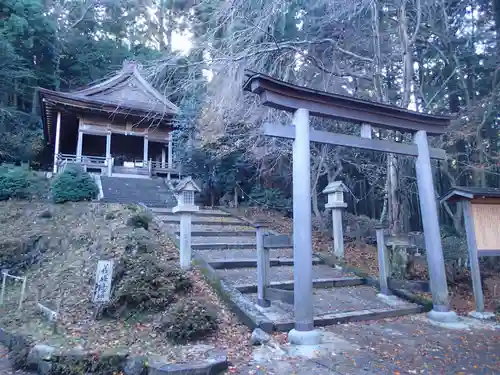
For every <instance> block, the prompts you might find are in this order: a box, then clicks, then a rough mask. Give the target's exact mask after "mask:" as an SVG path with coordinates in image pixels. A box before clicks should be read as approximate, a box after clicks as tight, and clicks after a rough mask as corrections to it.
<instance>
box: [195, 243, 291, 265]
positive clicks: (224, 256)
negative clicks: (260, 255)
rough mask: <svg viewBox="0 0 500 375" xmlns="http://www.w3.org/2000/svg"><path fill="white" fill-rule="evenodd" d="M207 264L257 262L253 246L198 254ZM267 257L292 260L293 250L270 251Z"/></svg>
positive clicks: (255, 250) (211, 250)
mask: <svg viewBox="0 0 500 375" xmlns="http://www.w3.org/2000/svg"><path fill="white" fill-rule="evenodd" d="M200 255H202V256H203V258H204V259H205V260H206V261H207V262H209V263H210V262H219V261H224V260H232V259H240V258H241V259H251V260H257V249H256V247H255V246H253V247H252V248H249V249H236V248H229V249H208V250H203V251H202V253H201V254H200ZM269 256H270V257H271V258H274V259H291V258H293V249H270V250H269Z"/></svg>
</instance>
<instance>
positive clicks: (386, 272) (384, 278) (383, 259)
mask: <svg viewBox="0 0 500 375" xmlns="http://www.w3.org/2000/svg"><path fill="white" fill-rule="evenodd" d="M384 229H385V226H383V225H378V226H377V227H376V233H377V253H378V274H379V281H380V293H381V294H384V295H386V296H389V295H391V294H392V293H391V291H390V290H389V283H388V278H389V276H390V272H391V271H390V265H389V254H388V252H387V246H385V240H384Z"/></svg>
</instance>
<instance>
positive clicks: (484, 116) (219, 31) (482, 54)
mask: <svg viewBox="0 0 500 375" xmlns="http://www.w3.org/2000/svg"><path fill="white" fill-rule="evenodd" d="M0 4H1V6H0V61H1V64H0V86H1V88H0V129H1V131H2V134H3V135H4V136H3V137H2V138H1V139H0V158H1V160H2V161H21V160H35V159H36V158H37V157H39V155H40V154H43V152H44V151H46V147H45V145H44V141H43V137H42V130H41V129H42V128H41V121H40V118H39V115H38V108H37V103H38V101H37V93H36V87H38V86H40V87H45V88H49V89H53V90H62V91H67V90H72V89H75V88H78V87H81V86H84V85H88V84H89V83H91V82H94V81H96V80H100V79H102V78H104V77H106V76H108V75H109V74H111V73H112V72H114V71H116V70H118V69H120V68H121V66H122V63H123V61H124V60H126V59H134V60H137V61H139V62H141V63H142V64H143V67H144V74H145V75H146V77H147V78H148V79H149V80H150V82H151V83H153V84H154V85H155V87H157V88H158V89H159V90H160V91H161V92H163V93H165V95H166V96H167V97H168V98H169V99H170V100H172V101H173V102H174V103H175V104H177V105H179V106H180V108H181V110H182V115H181V116H179V117H178V118H177V123H176V128H177V131H176V138H175V141H176V143H177V144H178V145H179V144H183V143H185V144H186V145H187V146H188V147H177V148H176V149H177V150H179V152H177V154H176V158H177V159H178V160H179V161H182V162H183V165H184V167H185V171H186V173H189V174H191V175H193V176H194V177H196V178H199V179H200V180H202V181H203V182H204V184H205V191H208V192H210V194H211V195H212V199H214V197H215V199H219V198H221V197H223V196H225V195H227V194H234V191H237V192H238V194H239V196H240V199H243V200H246V201H248V202H253V201H255V202H261V203H265V204H266V205H268V206H269V207H277V208H279V209H282V210H287V207H288V209H290V196H291V147H290V142H287V141H282V140H272V139H264V138H263V137H261V136H259V135H258V134H257V132H256V130H257V129H258V127H260V125H261V124H262V122H264V121H273V122H280V123H283V124H286V123H289V121H290V118H289V116H288V115H287V114H284V113H282V112H279V111H276V110H270V109H266V108H264V107H262V106H260V104H259V102H258V99H257V98H256V97H254V96H252V95H249V94H244V93H243V92H242V90H241V85H242V83H243V80H244V71H245V69H251V70H254V71H258V72H261V73H266V74H270V75H272V76H274V77H276V78H279V79H284V80H287V81H290V82H293V83H296V84H300V85H304V86H307V87H312V88H316V89H320V90H325V91H329V92H336V93H341V94H345V95H351V96H354V97H359V98H364V99H369V100H373V101H378V102H383V103H387V104H392V105H396V106H400V107H404V108H410V109H413V110H417V111H421V112H429V113H443V114H452V115H453V116H454V121H453V125H452V126H451V127H450V129H449V131H448V132H447V133H446V134H445V135H444V136H442V137H435V139H432V144H433V146H434V147H441V148H444V149H445V150H446V152H447V154H448V160H447V161H446V162H441V163H439V164H435V165H434V167H435V171H436V176H435V183H436V187H437V189H436V194H437V195H438V194H440V193H442V192H443V191H444V190H445V189H447V188H448V187H450V186H451V185H469V186H470V185H473V186H494V187H497V186H499V182H500V180H499V170H500V169H499V147H500V142H499V132H498V130H499V126H498V125H499V115H498V108H499V93H500V91H499V82H500V71H499V70H500V68H499V67H500V1H499V0H492V1H488V0H466V1H462V0H454V1H448V0H438V1H434V0H370V1H368V0H318V1H305V0H293V1H289V0H229V1H227V0H190V1H187V0H121V1H118V0H55V1H47V0H45V1H42V0H0ZM312 126H313V127H315V128H317V129H322V130H332V131H336V132H340V133H346V134H359V125H358V124H352V123H344V122H341V121H332V120H325V119H318V118H315V119H313V121H312ZM375 136H377V137H378V138H381V139H392V140H395V141H410V140H411V137H410V136H409V135H408V134H400V133H397V132H389V131H377V132H376V134H375ZM311 171H312V174H311V186H312V187H313V194H312V205H313V211H314V213H315V217H316V219H317V220H318V222H319V225H320V226H321V225H325V217H324V215H323V213H324V210H323V200H324V197H323V196H322V194H321V191H322V189H323V188H324V187H325V186H326V184H327V183H328V182H329V181H332V180H334V179H341V180H343V181H344V182H345V183H346V185H347V186H348V187H349V190H350V192H349V194H348V200H349V210H351V211H353V212H354V213H356V214H365V215H367V216H370V217H372V218H376V219H380V218H383V217H387V218H388V219H389V222H391V223H392V226H393V228H392V229H393V230H394V231H403V230H409V229H412V228H415V227H419V219H418V217H419V215H418V204H417V195H416V181H415V170H414V162H413V160H412V159H411V158H405V157H400V156H397V157H396V156H394V155H381V154H375V153H370V152H360V151H359V150H351V149H346V148H341V147H333V146H330V145H319V144H314V145H312V154H311ZM442 215H443V220H444V222H446V223H448V224H449V226H450V227H451V228H452V230H454V231H459V232H460V231H461V224H460V211H458V210H456V209H455V208H454V207H448V206H444V209H443V212H442Z"/></svg>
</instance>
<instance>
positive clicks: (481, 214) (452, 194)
mask: <svg viewBox="0 0 500 375" xmlns="http://www.w3.org/2000/svg"><path fill="white" fill-rule="evenodd" d="M440 202H441V203H443V202H448V203H454V202H455V203H459V204H461V205H462V209H463V213H464V222H465V231H466V234H467V248H468V251H469V258H470V259H469V261H470V267H471V275H472V287H473V289H474V297H475V300H476V312H477V313H484V296H483V289H482V287H481V274H480V270H479V259H478V257H480V256H500V189H498V188H480V187H464V186H455V187H453V188H452V189H450V190H449V191H448V192H447V193H446V194H445V195H443V196H442V197H441V198H440Z"/></svg>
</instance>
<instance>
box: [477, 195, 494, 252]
mask: <svg viewBox="0 0 500 375" xmlns="http://www.w3.org/2000/svg"><path fill="white" fill-rule="evenodd" d="M471 211H472V221H473V226H474V233H475V236H476V246H477V253H478V255H479V256H498V255H500V204H496V203H493V204H489V203H479V202H475V201H474V200H473V201H471Z"/></svg>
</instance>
